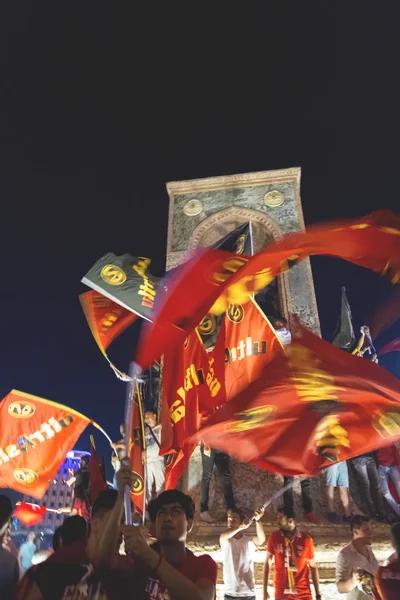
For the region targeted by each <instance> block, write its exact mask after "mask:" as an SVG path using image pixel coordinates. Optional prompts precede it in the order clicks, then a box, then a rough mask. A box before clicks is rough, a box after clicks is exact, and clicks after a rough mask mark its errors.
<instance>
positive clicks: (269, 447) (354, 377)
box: [192, 326, 400, 476]
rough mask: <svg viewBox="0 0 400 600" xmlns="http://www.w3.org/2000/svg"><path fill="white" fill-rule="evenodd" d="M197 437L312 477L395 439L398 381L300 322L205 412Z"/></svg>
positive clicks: (399, 433)
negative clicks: (253, 372) (238, 386)
mask: <svg viewBox="0 0 400 600" xmlns="http://www.w3.org/2000/svg"><path fill="white" fill-rule="evenodd" d="M198 438H202V439H204V441H205V442H206V443H208V444H209V445H210V446H211V447H213V448H216V449H218V450H221V451H224V452H227V453H228V454H230V455H231V456H235V457H237V458H238V459H239V460H241V461H243V462H252V463H254V464H256V465H257V466H259V467H261V468H264V469H267V470H272V471H275V472H279V473H282V474H285V475H309V476H315V475H316V474H317V473H318V472H319V471H320V470H321V469H323V468H325V467H327V466H329V465H330V464H332V463H333V462H336V461H342V460H347V459H349V458H352V457H354V456H358V455H360V454H363V453H364V452H370V451H372V450H375V449H377V448H379V447H381V446H387V445H388V443H390V442H391V441H396V440H398V439H400V383H399V381H398V379H397V378H396V377H394V376H393V375H392V374H391V373H389V372H387V371H386V370H385V369H382V368H381V367H379V365H376V364H374V363H372V362H370V361H367V360H365V359H362V358H359V357H356V356H352V355H349V354H347V353H345V352H342V351H341V350H338V349H337V348H334V347H333V346H331V344H329V343H328V342H325V341H324V340H322V339H320V338H318V337H317V336H315V335H313V334H312V333H311V332H310V331H308V330H306V329H304V328H303V327H300V326H299V327H298V330H297V331H296V332H295V334H294V338H293V342H292V344H291V345H290V346H286V347H285V355H284V356H282V355H280V354H278V355H277V356H276V357H275V359H274V360H272V361H271V362H270V363H269V364H268V365H267V366H266V368H265V369H264V371H263V373H262V374H261V376H260V377H259V378H258V379H257V380H256V381H254V382H253V383H252V384H250V386H249V387H248V388H247V389H245V390H243V391H242V392H241V393H240V394H239V395H238V396H236V398H234V399H233V400H231V401H230V402H228V403H227V404H226V405H225V406H223V407H222V408H221V409H220V410H219V411H217V413H215V414H214V415H213V416H211V417H210V418H209V419H208V421H207V422H206V423H205V425H204V427H203V428H202V429H200V431H199V432H198V434H196V436H195V439H198ZM192 440H193V438H192Z"/></svg>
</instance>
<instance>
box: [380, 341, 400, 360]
mask: <svg viewBox="0 0 400 600" xmlns="http://www.w3.org/2000/svg"><path fill="white" fill-rule="evenodd" d="M389 352H400V338H396V339H395V340H392V341H391V342H389V343H388V344H386V345H385V346H383V348H382V349H381V350H379V352H378V354H379V356H382V354H388V353H389Z"/></svg>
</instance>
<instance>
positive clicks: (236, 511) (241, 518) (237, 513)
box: [228, 508, 246, 522]
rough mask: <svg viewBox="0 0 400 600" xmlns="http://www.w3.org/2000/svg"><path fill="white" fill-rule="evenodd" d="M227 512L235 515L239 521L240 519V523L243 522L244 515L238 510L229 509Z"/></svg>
mask: <svg viewBox="0 0 400 600" xmlns="http://www.w3.org/2000/svg"><path fill="white" fill-rule="evenodd" d="M228 512H231V513H234V514H235V515H237V516H238V517H239V519H240V522H242V521H244V520H245V519H246V515H245V514H244V512H243V511H242V510H240V509H239V508H230V509H229V510H228Z"/></svg>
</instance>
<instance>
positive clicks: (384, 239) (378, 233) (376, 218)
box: [210, 210, 400, 314]
mask: <svg viewBox="0 0 400 600" xmlns="http://www.w3.org/2000/svg"><path fill="white" fill-rule="evenodd" d="M372 239H373V241H374V243H373V244H372V243H371V240H372ZM317 254H318V255H325V256H336V257H337V258H342V259H344V260H348V261H349V262H352V263H354V264H356V265H359V266H361V267H366V268H367V269H371V270H372V271H375V272H376V273H379V274H381V275H385V276H386V277H387V278H388V279H389V280H390V281H391V282H392V283H398V282H399V281H400V218H399V217H397V216H396V215H395V214H393V213H392V212H390V211H389V210H379V211H376V212H373V213H371V214H370V215H367V216H366V217H363V218H362V219H360V220H358V221H350V222H341V223H328V224H327V225H315V226H313V227H310V228H309V229H308V230H307V231H306V232H304V233H303V232H299V233H294V234H292V235H288V236H287V237H286V238H284V239H282V240H280V241H277V242H275V243H274V244H270V245H269V246H267V248H265V249H264V250H262V251H261V252H259V253H258V254H256V255H255V256H253V257H252V258H251V259H250V260H249V261H248V262H247V264H246V265H244V267H243V268H242V269H240V270H238V271H237V273H235V275H234V276H233V277H232V278H230V279H229V281H228V283H227V285H226V286H224V288H223V289H222V290H221V292H222V294H221V296H220V298H219V299H218V301H217V302H216V303H215V304H214V306H213V307H212V308H211V310H210V312H212V313H214V314H221V313H222V312H223V311H224V310H226V308H227V307H228V305H229V304H244V303H245V302H246V301H247V298H248V294H251V293H257V292H258V291H260V290H261V289H263V288H264V287H265V286H266V285H267V284H268V283H269V281H268V278H269V280H270V281H271V280H272V279H273V278H274V277H276V276H277V275H279V274H280V273H283V272H284V271H287V270H288V268H290V267H291V266H293V265H295V264H297V263H298V262H300V261H302V260H304V259H305V258H307V257H309V256H313V255H317Z"/></svg>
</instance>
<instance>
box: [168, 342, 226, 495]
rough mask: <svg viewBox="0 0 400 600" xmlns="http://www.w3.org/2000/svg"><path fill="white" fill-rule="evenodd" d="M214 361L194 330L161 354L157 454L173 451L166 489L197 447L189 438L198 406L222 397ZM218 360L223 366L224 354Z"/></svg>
mask: <svg viewBox="0 0 400 600" xmlns="http://www.w3.org/2000/svg"><path fill="white" fill-rule="evenodd" d="M213 363H214V358H213V357H212V356H208V355H207V352H206V351H205V349H204V346H203V344H202V342H201V340H200V338H199V336H198V334H197V331H194V332H192V333H191V334H190V335H189V336H188V338H187V339H186V341H185V343H184V345H183V346H182V347H181V348H179V349H178V350H175V351H171V352H168V353H166V355H165V357H164V371H163V390H162V411H161V423H162V429H161V448H160V454H161V455H163V454H173V456H172V457H171V461H170V463H169V464H167V468H166V473H165V487H166V489H172V488H174V487H175V486H176V484H177V483H178V480H179V478H180V477H181V475H182V473H183V471H184V469H185V467H186V466H187V464H188V462H189V459H190V457H191V455H192V453H193V450H194V448H195V447H196V443H193V442H188V438H189V437H190V436H191V435H193V434H194V433H195V432H196V431H197V429H198V428H199V426H200V418H201V415H200V412H201V410H203V411H205V412H206V411H207V410H209V408H210V407H211V406H214V402H215V403H220V404H222V403H223V402H224V401H225V399H224V386H223V381H220V380H219V379H218V377H217V374H216V371H215V369H214V368H213ZM220 364H221V367H222V368H223V356H222V357H221V361H220ZM222 375H223V371H222Z"/></svg>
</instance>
